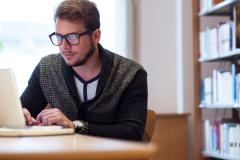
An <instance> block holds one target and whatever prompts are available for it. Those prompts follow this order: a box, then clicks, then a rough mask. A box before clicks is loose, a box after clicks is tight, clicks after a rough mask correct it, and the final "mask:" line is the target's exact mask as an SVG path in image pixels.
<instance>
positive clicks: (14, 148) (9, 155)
mask: <svg viewBox="0 0 240 160" xmlns="http://www.w3.org/2000/svg"><path fill="white" fill-rule="evenodd" d="M155 152H156V149H155V146H154V145H153V144H147V143H140V142H139V143H138V142H132V141H121V140H116V139H108V138H99V137H92V136H84V135H79V134H75V135H64V136H43V137H9V138H8V137H0V159H4V160H10V159H12V160H15V159H18V160H55V159H56V160H61V159H64V160H65V159H67V160H75V159H78V160H80V159H81V160H140V159H148V158H149V157H151V156H152V155H153V154H154V153H155Z"/></svg>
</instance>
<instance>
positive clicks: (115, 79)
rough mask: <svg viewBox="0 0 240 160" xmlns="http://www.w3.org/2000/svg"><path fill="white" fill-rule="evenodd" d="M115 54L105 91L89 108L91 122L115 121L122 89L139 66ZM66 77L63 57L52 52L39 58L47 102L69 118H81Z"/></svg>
mask: <svg viewBox="0 0 240 160" xmlns="http://www.w3.org/2000/svg"><path fill="white" fill-rule="evenodd" d="M111 56H113V57H112V58H113V66H112V69H111V72H110V76H109V78H108V80H107V82H106V86H105V87H104V89H103V91H102V93H101V94H100V96H99V97H98V99H97V100H96V101H95V103H94V104H93V105H92V106H90V107H89V108H88V111H87V119H88V120H89V121H88V122H89V123H108V124H111V123H115V122H116V120H117V115H118V103H119V101H120V98H121V96H122V93H123V91H124V90H125V89H126V88H127V87H128V85H129V84H130V83H131V82H132V80H133V78H134V76H135V74H136V73H137V71H138V70H140V69H143V68H142V67H141V66H140V65H138V64H137V63H135V62H134V61H131V60H129V59H126V58H124V57H122V56H119V55H117V54H113V53H112V54H111ZM66 83H68V82H65V80H64V77H63V73H62V66H61V56H60V55H59V54H52V55H49V56H46V57H44V58H42V60H41V61H40V85H41V88H42V90H43V93H44V96H45V97H46V99H47V101H48V103H50V104H51V105H52V106H54V107H57V108H59V109H60V110H61V111H62V112H63V113H64V114H65V115H66V116H67V117H68V118H69V119H71V120H76V119H78V114H77V113H78V108H77V106H76V104H75V103H74V100H73V98H72V96H71V94H70V92H69V90H68V88H67V85H66Z"/></svg>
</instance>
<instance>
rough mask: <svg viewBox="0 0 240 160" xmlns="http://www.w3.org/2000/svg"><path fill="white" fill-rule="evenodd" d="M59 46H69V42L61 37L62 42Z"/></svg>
mask: <svg viewBox="0 0 240 160" xmlns="http://www.w3.org/2000/svg"><path fill="white" fill-rule="evenodd" d="M60 47H63V48H69V47H70V44H69V42H68V41H67V40H66V39H65V38H63V40H62V44H61V45H60Z"/></svg>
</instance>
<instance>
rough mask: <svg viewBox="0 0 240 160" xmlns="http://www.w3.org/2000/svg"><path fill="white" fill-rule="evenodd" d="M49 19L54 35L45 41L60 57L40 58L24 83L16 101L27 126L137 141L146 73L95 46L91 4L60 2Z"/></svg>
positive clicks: (143, 118)
mask: <svg viewBox="0 0 240 160" xmlns="http://www.w3.org/2000/svg"><path fill="white" fill-rule="evenodd" d="M54 20H55V27H56V28H55V29H56V32H54V33H52V34H50V35H49V37H50V39H51V42H52V43H53V44H54V45H56V46H58V47H59V50H60V54H52V55H48V56H46V57H43V58H42V59H41V61H40V62H39V64H38V65H37V66H36V68H35V69H34V71H33V73H32V75H31V77H30V79H29V82H28V86H27V88H26V89H25V91H24V92H23V94H22V96H21V102H22V105H23V107H24V108H23V113H24V115H25V118H26V123H27V124H30V125H62V126H64V127H71V128H75V131H76V132H77V133H81V134H89V135H95V136H104V137H112V138H120V139H130V140H141V139H142V136H143V132H144V127H145V122H146V113H147V73H146V72H145V70H144V69H143V68H142V67H141V66H140V65H139V64H137V63H135V62H133V61H131V60H129V59H126V58H124V57H121V56H119V55H117V54H115V53H112V52H110V51H108V50H106V49H104V48H103V47H102V46H101V45H100V44H99V40H100V35H101V31H100V20H99V12H98V9H97V7H96V5H95V4H94V3H92V2H90V1H88V0H65V1H63V2H62V3H61V4H60V5H59V6H58V8H57V9H56V13H55V16H54ZM33 117H34V118H33Z"/></svg>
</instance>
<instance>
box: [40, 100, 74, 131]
mask: <svg viewBox="0 0 240 160" xmlns="http://www.w3.org/2000/svg"><path fill="white" fill-rule="evenodd" d="M36 120H37V121H39V122H41V124H40V125H61V126H64V127H68V128H74V126H73V123H72V121H71V120H69V119H68V118H67V117H66V116H65V115H64V114H63V113H62V112H61V111H60V110H59V109H58V108H53V107H52V106H51V105H50V104H48V105H47V106H46V107H45V109H44V110H42V111H41V112H40V113H39V114H38V115H37V118H36Z"/></svg>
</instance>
